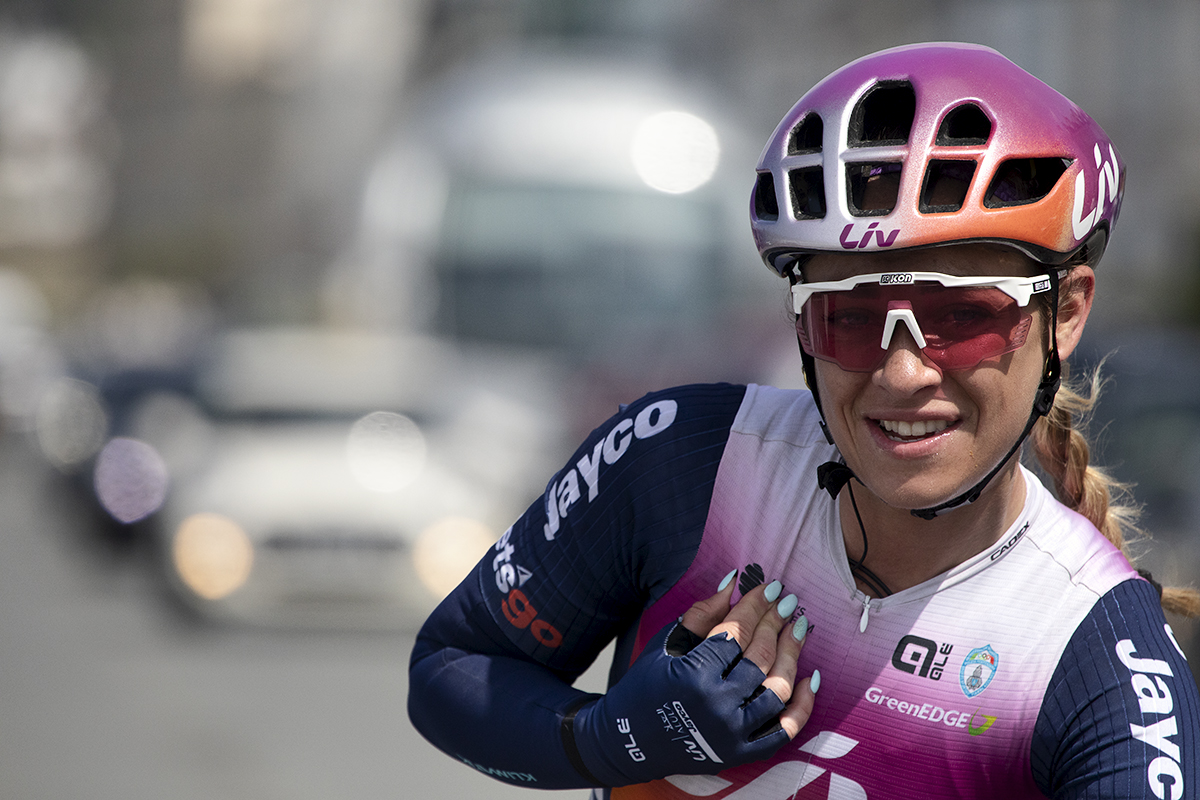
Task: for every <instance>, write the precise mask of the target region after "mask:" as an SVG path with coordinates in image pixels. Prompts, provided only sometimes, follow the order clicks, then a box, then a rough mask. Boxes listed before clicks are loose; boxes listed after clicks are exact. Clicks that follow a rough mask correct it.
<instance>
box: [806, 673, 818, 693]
mask: <svg viewBox="0 0 1200 800" xmlns="http://www.w3.org/2000/svg"><path fill="white" fill-rule="evenodd" d="M808 688H809V689H811V690H812V693H813V694H816V693H817V689H820V688H821V670H819V669H814V670H813V674H812V682H811V683H809V684H808Z"/></svg>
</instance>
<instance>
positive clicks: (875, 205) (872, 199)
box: [846, 162, 900, 217]
mask: <svg viewBox="0 0 1200 800" xmlns="http://www.w3.org/2000/svg"><path fill="white" fill-rule="evenodd" d="M846 182H847V184H848V187H847V188H848V189H849V190H850V213H851V214H853V215H854V216H856V217H879V216H883V215H884V214H890V213H891V212H892V209H894V208H895V207H896V198H897V197H899V195H900V164H899V163H897V162H879V163H859V164H847V165H846Z"/></svg>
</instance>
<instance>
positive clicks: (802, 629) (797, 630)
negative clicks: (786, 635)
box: [792, 614, 808, 642]
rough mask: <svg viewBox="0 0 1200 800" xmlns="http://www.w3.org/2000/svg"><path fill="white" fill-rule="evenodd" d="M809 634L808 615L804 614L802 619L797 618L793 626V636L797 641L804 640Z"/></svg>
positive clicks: (801, 616)
mask: <svg viewBox="0 0 1200 800" xmlns="http://www.w3.org/2000/svg"><path fill="white" fill-rule="evenodd" d="M807 635H808V617H806V616H804V615H803V614H801V615H800V619H798V620H796V624H795V625H793V626H792V638H793V639H795V640H796V641H797V642H803V641H804V637H805V636H807Z"/></svg>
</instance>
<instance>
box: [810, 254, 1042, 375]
mask: <svg viewBox="0 0 1200 800" xmlns="http://www.w3.org/2000/svg"><path fill="white" fill-rule="evenodd" d="M1052 285H1053V284H1052V282H1051V280H1050V276H1049V275H1039V276H1036V277H1032V278H1019V277H999V278H996V277H989V278H984V277H965V276H959V275H943V274H941V273H937V272H883V273H874V274H871V275H856V276H854V277H853V278H846V279H845V280H840V281H827V282H824V283H797V284H795V285H794V286H792V303H793V307H794V308H795V310H796V313H797V314H798V315H799V319H798V320H797V324H796V331H797V333H799V335H800V344H801V346H802V347H803V348H804V352H806V353H808V354H809V355H810V356H813V357H814V358H819V359H821V360H823V361H832V362H833V363H835V364H837V365H838V366H839V367H841V368H842V369H844V370H846V371H848V372H873V371H875V370H876V369H877V368H878V367H879V366H880V365H881V364H882V363H883V361H884V358H885V357H886V356H887V352H888V347H889V346H890V344H891V341H892V336H893V335H894V334H895V332H896V329H897V327H898V326H899V325H900V324H901V323H903V325H904V326H905V327H906V328H907V329H908V332H909V334H910V335H911V336H912V338H913V341H915V342H916V344H917V347H919V348H920V349H921V352H922V353H924V354H925V356H926V357H927V358H928V359H929V360H930V361H932V362H933V363H934V364H936V365H937V366H938V367H940V368H941V369H943V370H959V369H970V368H971V367H974V366H976V365H978V364H979V363H980V362H981V361H983V360H984V359H988V358H994V357H996V356H999V355H1003V354H1004V353H1011V352H1012V351H1014V350H1016V349H1018V348H1019V347H1021V345H1023V344H1025V338H1026V337H1027V336H1028V335H1029V328H1030V325H1031V324H1032V321H1033V312H1032V310H1031V307H1030V300H1031V299H1032V298H1033V296H1034V295H1035V294H1041V293H1043V292H1048V291H1050V290H1051V288H1052Z"/></svg>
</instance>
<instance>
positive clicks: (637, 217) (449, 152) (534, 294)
mask: <svg viewBox="0 0 1200 800" xmlns="http://www.w3.org/2000/svg"><path fill="white" fill-rule="evenodd" d="M716 107H718V103H717V102H715V99H714V98H713V97H711V90H710V89H697V88H696V87H695V86H693V85H689V83H688V81H687V80H686V77H681V76H679V75H676V74H672V72H671V71H670V70H669V69H666V68H664V65H662V64H657V65H654V64H650V65H648V64H645V63H640V62H635V61H631V60H626V61H621V60H619V59H615V58H611V57H610V58H598V57H594V56H592V55H589V54H586V53H573V54H552V53H546V52H540V53H538V52H523V53H499V54H497V53H490V54H487V55H485V56H481V57H480V59H478V60H476V61H474V62H473V63H471V64H468V65H466V66H464V67H462V68H460V69H457V70H455V71H453V72H450V73H448V74H446V75H443V76H441V77H439V78H438V79H437V80H436V81H434V82H431V83H429V84H427V85H425V86H423V87H421V91H420V92H419V93H416V95H415V96H414V99H413V100H412V101H411V103H410V106H409V109H408V112H409V113H408V114H407V117H406V122H405V123H404V124H403V125H402V126H401V128H400V129H399V130H398V131H397V134H396V137H395V140H394V142H393V143H392V145H391V146H390V147H388V148H387V149H385V151H384V152H383V153H381V155H380V157H379V158H378V160H377V162H376V164H375V166H374V168H373V169H372V170H371V172H370V174H369V176H368V179H367V181H366V184H365V189H364V196H363V206H362V213H361V224H360V226H359V227H360V229H359V231H358V233H357V235H356V237H355V238H354V240H353V242H351V243H349V244H348V246H347V248H346V250H345V252H344V254H343V257H342V259H341V260H340V261H339V263H338V264H337V265H336V267H335V268H334V269H333V270H332V272H331V275H330V289H331V295H330V296H331V297H336V298H338V299H339V300H340V302H342V303H345V304H347V305H348V306H350V307H353V308H355V309H356V313H358V314H361V315H365V316H368V317H377V318H380V319H384V320H390V321H395V323H396V324H401V325H403V324H409V323H411V322H412V321H413V320H419V321H420V324H421V325H423V326H426V327H427V328H428V329H430V330H434V331H437V332H438V333H439V334H440V335H444V336H447V337H449V338H451V339H453V340H455V341H460V342H501V343H506V344H510V345H515V346H520V347H524V348H530V349H536V350H539V351H541V352H543V353H545V354H547V356H549V357H552V358H556V359H558V360H559V361H560V362H562V363H565V364H567V365H569V366H570V367H571V368H572V369H573V370H575V372H576V374H579V373H583V372H586V371H587V370H590V369H594V368H600V369H602V370H603V372H604V376H605V377H604V380H605V382H608V383H611V384H619V383H629V382H628V381H625V380H624V379H623V376H627V375H638V376H639V377H643V378H646V379H647V380H646V383H647V385H646V386H645V387H637V388H635V389H633V390H634V391H638V392H639V393H640V391H645V390H646V389H648V388H651V386H650V385H654V386H655V388H657V386H658V385H659V384H661V382H662V381H670V380H673V379H674V377H676V376H679V375H680V374H682V373H683V372H684V370H681V369H675V370H672V368H671V366H670V365H671V362H672V361H673V360H678V361H685V360H686V361H687V362H688V364H689V366H691V367H693V368H695V367H697V366H698V365H700V366H702V365H704V364H707V365H710V366H711V365H713V364H716V363H722V364H728V365H737V364H738V363H739V362H740V357H741V356H742V355H743V353H742V352H740V351H737V348H736V343H733V342H730V337H721V336H717V335H714V334H713V329H714V328H715V327H718V326H719V327H721V328H722V329H723V330H732V326H726V325H725V323H726V322H727V319H725V317H726V316H727V315H728V313H729V312H730V309H731V308H735V307H736V306H737V303H738V299H739V298H744V297H746V296H747V294H750V293H752V292H753V290H754V288H755V286H756V285H766V284H768V283H770V276H769V275H767V271H766V270H765V269H761V268H755V266H754V265H755V264H756V263H757V256H756V255H755V253H754V250H753V246H752V241H751V239H750V236H749V234H748V232H747V230H746V224H745V219H746V211H745V207H746V202H747V197H748V192H749V188H748V186H747V185H745V178H744V176H745V175H750V174H753V163H754V161H753V159H754V158H755V157H756V156H757V146H755V149H754V150H753V151H752V152H751V151H749V150H748V148H747V147H746V145H745V143H744V138H743V137H742V136H741V135H740V133H739V131H738V129H737V126H736V125H734V124H732V123H730V121H728V120H726V119H724V118H722V117H721V116H720V114H719V113H718V112H717V111H716V110H715V109H716ZM738 245H741V246H742V248H743V249H742V252H741V253H739V252H738ZM747 265H749V267H748V266H747ZM760 273H761V274H760ZM756 276H758V279H759V283H758V284H756V280H755V278H756ZM773 288H774V287H773ZM755 313H756V314H757V316H759V317H761V306H758V308H757V310H756V312H755ZM718 321H719V322H718ZM692 337H702V338H704V340H705V341H704V343H703V344H702V345H700V346H698V347H697V346H691V345H692V342H691V339H692ZM710 345H715V347H714V346H710ZM701 350H702V351H703V354H702V355H697V351H701ZM687 353H692V354H693V355H692V357H691V358H690V359H688V358H687V357H686V356H685V355H684V354H687ZM673 356H678V358H677V359H675V358H673ZM601 364H602V365H603V366H602V367H601V366H599V365H601ZM650 372H653V373H655V374H653V375H648V373H650ZM712 372H713V373H716V372H717V370H716V369H713V370H712ZM665 373H673V374H671V375H668V374H665ZM598 383H599V382H597V384H598ZM602 388H603V387H601V386H600V385H593V386H591V387H589V391H588V393H587V394H588V395H589V396H594V395H596V394H597V393H598V392H600V391H602ZM629 389H630V387H629V386H621V391H619V392H616V393H614V395H613V396H612V397H608V398H605V399H604V401H603V402H602V403H600V404H599V405H600V406H602V409H603V411H602V413H603V414H604V415H607V413H611V410H613V409H615V407H616V402H617V401H618V400H620V401H627V400H629V399H630V397H629V396H628V393H627V392H628V391H629ZM581 399H582V400H583V401H584V402H587V401H588V399H589V397H584V398H581ZM584 416H587V417H588V418H589V419H590V420H591V422H592V423H593V424H594V423H595V422H596V421H597V420H598V418H597V417H596V416H595V413H594V409H593V408H588V409H587V412H586V414H585V415H584ZM600 418H602V417H600Z"/></svg>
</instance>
